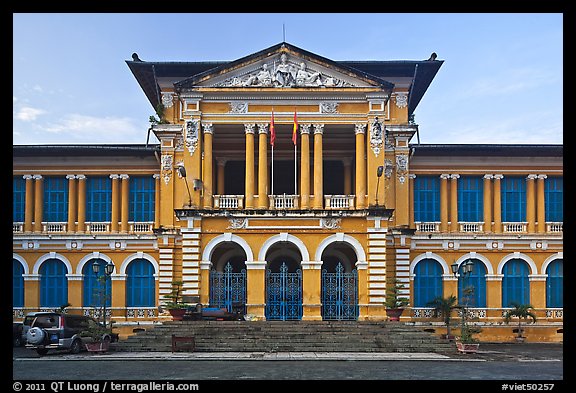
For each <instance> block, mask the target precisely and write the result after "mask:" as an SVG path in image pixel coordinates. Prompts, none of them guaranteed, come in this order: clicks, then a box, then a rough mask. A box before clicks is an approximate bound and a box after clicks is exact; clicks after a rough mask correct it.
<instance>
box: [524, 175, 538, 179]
mask: <svg viewBox="0 0 576 393" xmlns="http://www.w3.org/2000/svg"><path fill="white" fill-rule="evenodd" d="M537 177H538V175H528V176H526V180H534V179H536V178H537Z"/></svg>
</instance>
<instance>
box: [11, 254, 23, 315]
mask: <svg viewBox="0 0 576 393" xmlns="http://www.w3.org/2000/svg"><path fill="white" fill-rule="evenodd" d="M23 274H24V267H23V266H22V264H21V263H20V261H19V260H17V259H14V258H12V307H24V277H23V276H22V275H23Z"/></svg>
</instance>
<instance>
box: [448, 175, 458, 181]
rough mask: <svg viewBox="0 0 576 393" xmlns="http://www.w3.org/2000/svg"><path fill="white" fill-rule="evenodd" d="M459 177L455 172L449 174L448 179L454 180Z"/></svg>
mask: <svg viewBox="0 0 576 393" xmlns="http://www.w3.org/2000/svg"><path fill="white" fill-rule="evenodd" d="M459 178H460V175H457V174H453V175H450V179H452V180H456V179H459Z"/></svg>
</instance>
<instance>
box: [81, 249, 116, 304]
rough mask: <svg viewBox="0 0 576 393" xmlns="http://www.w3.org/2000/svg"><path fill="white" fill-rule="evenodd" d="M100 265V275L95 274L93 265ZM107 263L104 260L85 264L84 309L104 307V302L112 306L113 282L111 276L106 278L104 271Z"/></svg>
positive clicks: (83, 272)
mask: <svg viewBox="0 0 576 393" xmlns="http://www.w3.org/2000/svg"><path fill="white" fill-rule="evenodd" d="M94 264H98V265H99V266H100V270H99V271H98V275H96V273H94V269H93V268H92V265H94ZM106 264H107V262H106V261H104V260H102V259H92V260H91V261H88V262H87V263H86V264H84V267H83V268H82V275H83V279H84V302H83V304H84V307H102V306H103V305H104V301H106V306H107V307H108V306H110V301H111V299H112V282H111V280H110V276H106V274H105V273H104V269H105V266H106Z"/></svg>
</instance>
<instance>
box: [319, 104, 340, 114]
mask: <svg viewBox="0 0 576 393" xmlns="http://www.w3.org/2000/svg"><path fill="white" fill-rule="evenodd" d="M320 113H338V103H337V102H321V103H320Z"/></svg>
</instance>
